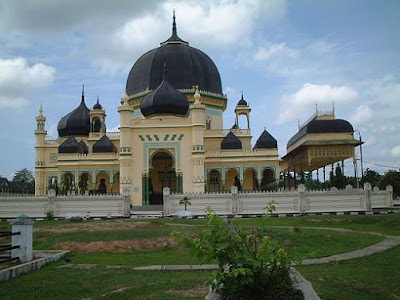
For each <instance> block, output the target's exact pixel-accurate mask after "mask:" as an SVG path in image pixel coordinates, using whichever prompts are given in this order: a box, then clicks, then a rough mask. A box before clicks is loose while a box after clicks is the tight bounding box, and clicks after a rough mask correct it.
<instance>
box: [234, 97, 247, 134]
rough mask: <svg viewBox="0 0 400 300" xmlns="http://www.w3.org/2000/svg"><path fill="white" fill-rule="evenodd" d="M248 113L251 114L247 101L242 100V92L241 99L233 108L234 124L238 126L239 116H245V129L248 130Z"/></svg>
mask: <svg viewBox="0 0 400 300" xmlns="http://www.w3.org/2000/svg"><path fill="white" fill-rule="evenodd" d="M250 112H251V109H250V106H249V105H248V103H247V101H246V100H244V98H243V91H242V98H240V100H239V102H238V103H237V105H236V107H235V115H236V120H235V124H236V125H237V126H239V116H240V115H245V116H246V118H247V129H250ZM238 128H239V127H238Z"/></svg>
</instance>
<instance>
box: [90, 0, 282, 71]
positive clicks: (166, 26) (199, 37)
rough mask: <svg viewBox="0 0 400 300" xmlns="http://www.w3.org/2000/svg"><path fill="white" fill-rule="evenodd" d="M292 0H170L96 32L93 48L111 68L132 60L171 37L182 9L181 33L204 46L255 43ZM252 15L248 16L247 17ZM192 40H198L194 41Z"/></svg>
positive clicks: (102, 63)
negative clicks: (258, 32) (264, 26)
mask: <svg viewBox="0 0 400 300" xmlns="http://www.w3.org/2000/svg"><path fill="white" fill-rule="evenodd" d="M286 5H287V4H286V0H269V1H263V0H238V1H223V0H221V1H201V2H198V1H179V2H165V3H163V4H161V5H160V6H158V7H155V9H154V10H153V11H152V12H151V14H148V13H147V14H143V15H142V16H140V17H136V18H133V19H130V20H128V21H127V22H125V23H124V24H123V25H119V26H118V27H113V28H112V29H111V30H110V32H109V34H105V33H104V31H102V32H101V33H100V32H99V33H98V34H92V35H91V42H90V43H88V44H89V47H90V48H89V51H88V52H89V53H92V54H93V56H92V57H91V58H92V59H93V60H94V62H95V64H96V65H98V66H100V67H101V68H102V69H103V70H105V71H109V70H111V71H113V72H115V71H117V70H120V69H122V68H125V67H126V65H131V64H132V62H134V61H135V60H136V59H137V58H138V57H139V56H140V55H141V54H143V53H144V52H145V51H148V50H149V49H151V48H155V47H158V46H159V43H160V42H162V41H164V40H166V39H168V38H169V36H170V34H171V23H172V22H171V21H172V20H171V13H172V10H173V9H175V10H176V17H177V28H178V35H179V36H180V37H181V38H182V39H184V40H186V41H188V42H189V43H191V42H193V43H196V44H199V45H201V48H202V49H218V50H225V51H226V50H227V49H229V47H236V48H241V47H248V46H249V45H252V43H253V39H254V35H255V32H256V30H257V28H258V27H259V26H261V24H263V23H265V22H268V21H270V20H272V19H275V18H279V17H281V16H283V15H284V13H285V11H286ZM241 20H246V22H241ZM191 45H192V44H191Z"/></svg>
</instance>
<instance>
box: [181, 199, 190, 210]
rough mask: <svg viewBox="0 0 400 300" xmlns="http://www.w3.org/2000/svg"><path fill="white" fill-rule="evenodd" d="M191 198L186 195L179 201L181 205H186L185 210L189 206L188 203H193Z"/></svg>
mask: <svg viewBox="0 0 400 300" xmlns="http://www.w3.org/2000/svg"><path fill="white" fill-rule="evenodd" d="M189 200H190V198H189V197H187V196H185V197H183V198H182V199H181V200H180V201H179V204H180V205H182V204H184V205H185V210H187V206H188V205H192V203H190V201H189Z"/></svg>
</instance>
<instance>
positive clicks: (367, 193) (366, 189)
mask: <svg viewBox="0 0 400 300" xmlns="http://www.w3.org/2000/svg"><path fill="white" fill-rule="evenodd" d="M371 191H372V185H371V184H370V183H369V182H366V183H364V199H365V210H366V211H371V210H372V203H371Z"/></svg>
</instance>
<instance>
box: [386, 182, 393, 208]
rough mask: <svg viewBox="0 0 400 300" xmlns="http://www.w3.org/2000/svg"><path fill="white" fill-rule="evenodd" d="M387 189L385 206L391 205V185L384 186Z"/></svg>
mask: <svg viewBox="0 0 400 300" xmlns="http://www.w3.org/2000/svg"><path fill="white" fill-rule="evenodd" d="M386 191H387V196H386V197H387V206H388V207H393V187H392V186H391V185H388V186H386Z"/></svg>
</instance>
